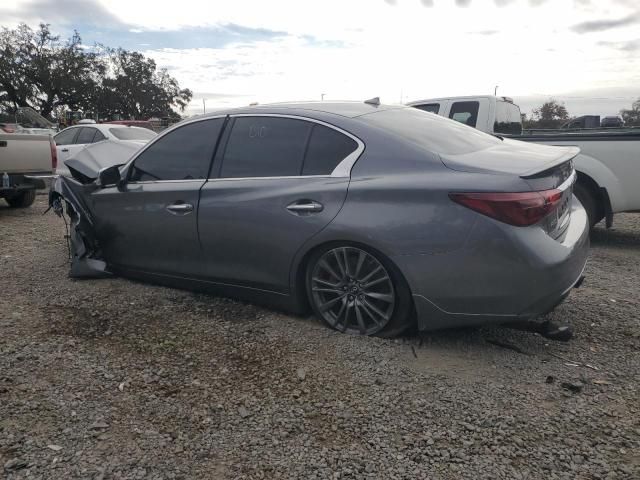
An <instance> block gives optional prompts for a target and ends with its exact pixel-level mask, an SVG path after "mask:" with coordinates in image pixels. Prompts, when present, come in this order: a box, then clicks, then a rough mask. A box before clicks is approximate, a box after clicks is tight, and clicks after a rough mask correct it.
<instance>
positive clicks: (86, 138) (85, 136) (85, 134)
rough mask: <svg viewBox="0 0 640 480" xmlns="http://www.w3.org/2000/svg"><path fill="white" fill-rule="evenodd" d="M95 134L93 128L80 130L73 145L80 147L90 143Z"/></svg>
mask: <svg viewBox="0 0 640 480" xmlns="http://www.w3.org/2000/svg"><path fill="white" fill-rule="evenodd" d="M95 134H96V129H95V128H88V127H84V128H81V129H80V133H79V134H78V138H76V141H75V143H76V144H78V145H82V144H85V143H92V142H93V137H94V136H95Z"/></svg>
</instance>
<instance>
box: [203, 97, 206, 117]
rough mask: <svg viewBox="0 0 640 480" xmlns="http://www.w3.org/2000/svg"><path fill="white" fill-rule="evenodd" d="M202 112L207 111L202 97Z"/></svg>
mask: <svg viewBox="0 0 640 480" xmlns="http://www.w3.org/2000/svg"><path fill="white" fill-rule="evenodd" d="M202 113H207V104H206V100H205V99H204V98H203V99H202Z"/></svg>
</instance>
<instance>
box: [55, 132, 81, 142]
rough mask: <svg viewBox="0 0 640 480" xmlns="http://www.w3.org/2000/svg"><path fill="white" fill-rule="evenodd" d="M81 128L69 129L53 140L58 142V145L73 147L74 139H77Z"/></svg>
mask: <svg viewBox="0 0 640 480" xmlns="http://www.w3.org/2000/svg"><path fill="white" fill-rule="evenodd" d="M78 130H80V129H79V128H68V129H66V130H63V131H61V132H60V133H59V134H57V135H56V136H55V137H53V139H54V140H55V141H56V145H71V144H72V143H73V139H74V138H76V135H77V134H78Z"/></svg>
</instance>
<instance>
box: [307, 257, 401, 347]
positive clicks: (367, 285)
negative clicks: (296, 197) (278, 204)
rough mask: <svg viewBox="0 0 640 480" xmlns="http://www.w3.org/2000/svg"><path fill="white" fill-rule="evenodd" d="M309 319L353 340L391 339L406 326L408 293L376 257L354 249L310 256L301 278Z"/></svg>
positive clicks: (390, 268) (393, 271) (394, 273)
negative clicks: (362, 337)
mask: <svg viewBox="0 0 640 480" xmlns="http://www.w3.org/2000/svg"><path fill="white" fill-rule="evenodd" d="M306 280H307V281H306V286H307V294H308V297H309V301H310V303H311V306H312V308H313V311H314V312H315V314H316V315H317V316H318V317H319V318H321V319H322V321H323V322H325V323H326V324H327V325H329V326H330V327H332V328H334V329H336V330H338V331H341V332H345V333H350V334H356V335H379V336H395V335H399V334H400V333H402V332H403V331H404V330H406V329H407V328H408V327H409V325H410V318H411V313H412V311H413V308H412V305H413V304H412V302H411V293H410V291H409V288H408V286H407V285H406V282H405V281H404V279H403V278H402V276H401V275H400V273H399V272H398V271H397V269H396V268H395V267H394V266H393V265H392V264H391V263H390V262H389V261H387V260H386V259H384V258H383V257H382V256H379V255H377V254H374V253H373V252H370V251H368V250H364V249H362V248H360V247H355V246H337V247H336V246H334V247H329V248H325V249H322V250H320V251H318V252H316V253H315V254H314V255H312V257H311V259H310V261H309V264H308V267H307V278H306Z"/></svg>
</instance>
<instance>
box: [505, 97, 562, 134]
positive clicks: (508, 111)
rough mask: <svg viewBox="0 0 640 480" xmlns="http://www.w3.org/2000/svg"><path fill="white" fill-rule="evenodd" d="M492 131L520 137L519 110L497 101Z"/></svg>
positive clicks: (520, 122) (511, 105)
mask: <svg viewBox="0 0 640 480" xmlns="http://www.w3.org/2000/svg"><path fill="white" fill-rule="evenodd" d="M569 128H572V127H569ZM493 131H494V132H495V133H506V134H507V135H520V134H521V133H522V118H521V117H520V108H519V107H518V106H517V105H514V104H513V103H510V102H501V101H497V102H496V120H495V122H494V124H493Z"/></svg>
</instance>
